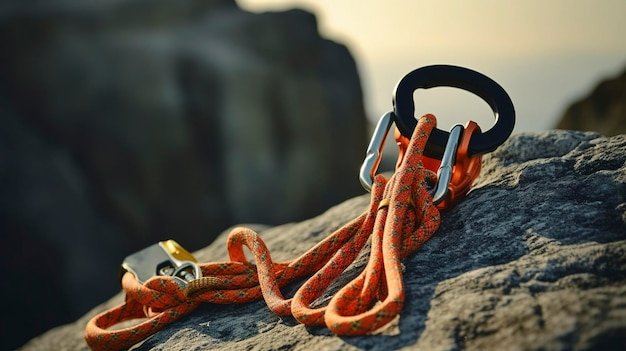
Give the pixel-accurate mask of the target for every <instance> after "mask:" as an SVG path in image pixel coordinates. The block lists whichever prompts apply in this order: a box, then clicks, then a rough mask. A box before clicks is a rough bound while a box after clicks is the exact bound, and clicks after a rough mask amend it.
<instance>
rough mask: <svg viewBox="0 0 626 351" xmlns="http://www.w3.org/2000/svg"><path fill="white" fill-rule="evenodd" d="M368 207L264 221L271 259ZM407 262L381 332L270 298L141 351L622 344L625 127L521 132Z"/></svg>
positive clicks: (207, 251) (203, 319)
mask: <svg viewBox="0 0 626 351" xmlns="http://www.w3.org/2000/svg"><path fill="white" fill-rule="evenodd" d="M355 181H357V177H356V172H355ZM368 202H369V197H368V195H363V196H358V197H355V198H353V199H350V200H348V201H346V202H344V203H342V204H340V205H338V206H335V207H333V208H330V209H329V210H328V211H327V212H325V213H323V214H322V215H320V216H318V217H315V218H312V219H309V220H306V221H303V222H300V223H289V224H285V225H281V226H277V227H272V228H266V227H258V229H259V230H260V232H261V235H262V236H263V238H264V240H266V242H267V244H268V246H269V247H270V250H272V252H273V254H274V257H275V258H276V259H278V260H281V259H289V258H292V257H295V256H296V255H298V254H299V253H301V252H303V251H305V250H306V249H308V248H309V247H311V246H312V245H314V244H315V243H317V242H318V241H319V240H321V239H322V238H324V237H325V236H326V235H328V234H330V233H332V232H333V231H334V230H336V229H337V228H339V227H341V226H342V225H343V224H345V223H346V222H348V221H349V220H351V219H353V218H354V217H356V216H357V215H358V214H360V213H361V212H362V211H363V210H364V209H365V208H366V207H367V205H368ZM227 234H228V233H227V232H224V233H222V234H221V236H220V237H218V239H217V240H216V241H215V242H214V243H213V244H212V245H210V246H208V247H206V248H204V249H202V250H200V251H198V252H196V255H197V257H198V258H199V260H200V261H208V260H212V261H215V260H224V259H226V257H227V255H226V251H225V250H226V249H225V241H226V235H227ZM404 263H405V265H406V272H405V281H406V287H407V301H406V303H405V306H404V311H403V313H402V315H401V317H400V318H399V319H397V321H396V322H395V323H392V324H393V325H391V326H388V327H386V328H385V329H384V330H382V331H380V332H379V333H377V334H376V335H372V336H363V337H337V336H334V335H332V334H331V333H330V332H329V331H328V330H327V329H324V328H306V327H304V326H302V325H299V324H297V323H296V322H295V321H294V320H293V319H290V318H279V317H277V316H276V315H274V314H272V313H271V312H270V311H269V310H268V309H267V307H266V306H265V304H264V302H262V301H259V302H254V303H248V304H244V305H237V306H233V305H230V306H218V305H209V304H205V305H203V306H201V307H200V308H199V309H198V310H197V311H195V312H194V313H193V314H191V315H189V316H187V317H184V318H183V319H182V320H180V321H179V322H177V323H175V324H173V325H171V326H169V327H167V328H165V329H164V330H162V331H161V332H159V333H157V334H155V335H154V336H153V337H151V338H149V339H148V340H146V341H145V342H144V343H143V344H142V345H140V346H138V347H136V349H137V350H183V349H184V350H209V349H210V350H215V349H228V350H312V349H316V350H391V349H394V350H398V349H407V350H409V349H410V350H458V349H480V350H540V349H541V350H623V349H625V348H626V135H619V136H615V137H611V138H607V137H602V136H600V135H599V134H597V133H587V132H571V131H561V130H553V131H548V132H542V133H523V134H517V135H514V136H512V137H511V138H510V139H509V140H508V141H507V142H506V143H505V144H504V145H502V146H501V147H500V148H498V149H497V150H496V151H495V152H493V153H492V154H490V155H487V156H485V157H484V160H483V171H482V173H481V176H480V177H479V178H478V180H477V182H476V184H475V185H474V187H473V188H472V190H471V192H470V193H469V194H468V196H467V198H466V199H465V201H463V202H462V203H461V204H459V205H458V206H457V207H455V208H454V209H452V210H450V211H448V212H445V213H443V214H442V224H441V227H440V228H439V230H438V231H437V233H436V234H435V235H434V236H433V238H432V239H431V240H429V241H428V242H427V243H426V244H425V245H424V246H423V247H422V248H421V249H420V250H419V251H418V252H416V253H415V254H414V255H412V256H410V257H408V258H407V259H406V260H405V261H404ZM360 265H362V262H357V263H356V264H355V266H354V267H351V268H349V269H348V271H347V272H346V276H348V275H350V274H354V271H356V270H358V268H359V266H360ZM293 290H294V289H293V287H292V288H290V289H286V291H285V292H286V293H287V294H289V293H290V292H293ZM123 298H124V296H123V294H122V293H120V294H118V295H116V296H114V297H113V298H112V299H111V300H109V301H106V302H105V303H103V304H102V305H100V306H97V307H96V308H94V309H93V310H92V311H91V312H89V313H88V314H86V315H85V316H84V317H82V318H80V319H79V320H77V321H76V322H74V323H71V324H68V325H63V326H60V327H57V328H55V329H53V330H50V331H49V332H47V333H45V334H43V335H41V336H39V337H37V338H35V339H33V340H32V341H30V342H29V343H28V344H26V345H25V346H24V347H22V350H28V351H30V350H51V349H54V350H88V347H87V345H86V343H85V342H84V340H83V331H84V327H85V324H86V323H87V321H88V320H89V319H90V318H91V317H92V316H93V315H95V314H96V313H98V312H100V311H103V310H104V309H106V308H109V307H111V306H113V305H115V304H118V303H120V302H121V301H122V300H123Z"/></svg>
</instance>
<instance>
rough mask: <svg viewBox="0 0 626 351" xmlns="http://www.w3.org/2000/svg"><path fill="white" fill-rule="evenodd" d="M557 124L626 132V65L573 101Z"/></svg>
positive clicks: (582, 128) (569, 127)
mask: <svg viewBox="0 0 626 351" xmlns="http://www.w3.org/2000/svg"><path fill="white" fill-rule="evenodd" d="M556 128H558V129H567V130H582V131H596V132H599V133H601V134H602V135H606V136H612V135H619V134H626V69H624V71H622V73H620V74H618V75H617V76H615V77H611V78H607V79H605V80H603V81H601V82H599V83H598V84H597V85H596V86H595V87H594V88H593V90H592V91H591V92H589V94H588V95H587V96H585V97H583V98H581V99H580V100H578V101H576V102H574V103H573V104H571V105H570V106H569V107H568V108H567V109H566V110H565V112H564V113H563V116H561V118H560V120H559V122H558V123H557V125H556Z"/></svg>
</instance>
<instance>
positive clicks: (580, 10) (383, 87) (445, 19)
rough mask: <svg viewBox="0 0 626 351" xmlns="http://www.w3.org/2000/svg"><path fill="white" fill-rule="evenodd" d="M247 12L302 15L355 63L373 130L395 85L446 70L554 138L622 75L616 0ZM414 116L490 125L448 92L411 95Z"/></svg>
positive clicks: (271, 5)
mask: <svg viewBox="0 0 626 351" xmlns="http://www.w3.org/2000/svg"><path fill="white" fill-rule="evenodd" d="M237 2H238V4H239V6H241V7H242V8H244V9H245V10H248V11H252V12H263V11H279V10H285V9H289V8H301V9H305V10H308V11H309V12H312V13H314V14H315V15H316V17H317V20H318V26H319V31H320V33H321V35H322V37H324V38H326V39H330V40H333V41H336V42H339V43H341V44H344V45H346V46H347V47H348V49H349V50H350V52H351V53H352V55H353V56H354V58H355V60H356V63H357V68H358V70H359V74H360V77H361V84H362V87H363V93H364V102H365V108H366V112H367V114H368V118H369V119H371V120H372V121H376V120H378V118H379V117H380V116H381V115H382V114H384V113H385V112H387V111H389V110H391V109H392V104H391V95H392V91H393V88H394V86H395V84H396V83H397V81H398V80H399V79H401V78H402V77H403V76H404V75H405V74H407V73H409V72H410V71H412V70H414V69H417V68H419V67H422V66H427V65H432V64H452V65H457V66H463V67H467V68H470V69H473V70H476V71H479V72H481V73H483V74H485V75H487V76H489V77H490V78H492V79H493V80H495V81H496V82H498V83H499V84H500V85H501V86H502V87H503V88H504V89H505V90H506V91H507V92H508V93H509V95H510V97H511V99H512V101H513V104H514V106H515V109H516V115H517V116H516V118H517V121H516V126H515V129H514V133H515V132H525V131H531V132H532V131H542V130H547V129H552V128H554V126H555V125H556V123H557V121H558V120H559V118H560V116H561V114H562V113H563V112H564V111H565V109H566V108H567V106H569V105H570V104H571V103H572V102H574V101H575V100H577V99H579V98H581V97H584V96H585V95H587V94H588V93H589V92H591V90H592V89H593V87H594V86H595V85H596V84H597V83H598V82H599V81H600V80H602V79H606V78H610V77H613V76H616V75H617V74H619V73H620V72H621V71H622V70H624V69H626V39H625V37H624V35H625V34H626V21H625V20H624V15H625V14H626V1H624V0H594V1H591V0H524V1H503V0H471V1H469V0H466V1H460V0H447V1H444V0H439V1H435V0H432V1H430V0H429V1H422V0H406V1H405V0H389V1H380V0H360V1H357V0H352V1H351V0H238V1H237ZM414 98H415V101H416V106H417V107H416V111H415V113H416V115H418V116H421V115H423V114H424V113H434V114H435V115H436V116H437V119H438V121H439V128H440V129H446V130H447V129H449V128H450V127H452V126H453V125H454V124H456V123H461V124H464V123H465V122H466V121H467V120H469V119H471V120H474V121H476V122H477V123H478V124H479V125H480V126H481V127H482V129H483V130H486V129H488V128H489V127H491V125H493V123H494V118H493V114H492V112H491V109H490V108H489V106H488V105H487V104H486V103H485V102H483V101H482V100H481V99H480V98H478V97H477V96H474V95H472V94H471V93H468V92H465V91H462V90H459V89H454V88H443V87H442V88H432V89H419V90H417V91H416V93H415V94H414Z"/></svg>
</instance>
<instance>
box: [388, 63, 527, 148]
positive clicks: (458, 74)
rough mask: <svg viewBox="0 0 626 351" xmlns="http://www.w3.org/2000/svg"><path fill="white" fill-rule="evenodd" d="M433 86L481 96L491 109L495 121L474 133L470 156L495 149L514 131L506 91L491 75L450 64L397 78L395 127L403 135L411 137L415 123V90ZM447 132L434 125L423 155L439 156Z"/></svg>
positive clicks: (427, 68)
mask: <svg viewBox="0 0 626 351" xmlns="http://www.w3.org/2000/svg"><path fill="white" fill-rule="evenodd" d="M434 87H453V88H459V89H463V90H467V91H469V92H471V93H474V94H476V95H478V96H479V97H480V98H482V99H483V100H484V101H485V102H486V103H487V104H489V106H490V107H491V110H492V111H493V115H494V117H495V119H496V123H495V124H494V126H493V127H491V129H489V130H487V131H486V132H482V133H477V134H476V135H474V136H473V137H472V139H471V140H470V143H469V150H468V154H469V156H476V155H482V154H485V153H488V152H491V151H493V150H495V149H496V148H497V147H498V146H500V145H501V144H502V143H503V142H504V141H505V140H506V139H507V138H508V137H509V136H510V135H511V133H512V132H513V127H515V108H514V107H513V102H512V101H511V98H510V97H509V95H508V94H507V93H506V91H505V90H504V89H503V88H502V87H501V86H500V85H499V84H498V83H496V82H495V81H493V80H492V79H491V78H489V77H487V76H485V75H483V74H482V73H478V72H476V71H473V70H471V69H468V68H464V67H459V66H450V65H432V66H425V67H421V68H418V69H416V70H414V71H412V72H410V73H408V74H407V75H406V76H404V77H403V78H402V79H400V80H399V81H398V83H397V84H396V87H395V89H394V92H393V108H394V115H395V123H396V127H397V128H398V130H399V131H400V133H401V134H402V135H404V136H405V137H407V138H411V136H412V134H413V130H414V129H415V126H416V125H417V120H416V119H415V117H414V114H415V103H414V101H413V93H414V92H415V90H417V89H420V88H424V89H428V88H434ZM449 134H450V133H448V132H446V131H443V130H441V129H438V128H435V129H434V130H433V131H432V133H431V135H430V137H429V138H428V143H427V145H426V149H425V150H424V155H425V156H428V157H432V158H438V159H440V158H441V156H442V155H443V150H444V149H445V145H446V143H447V142H448V136H449Z"/></svg>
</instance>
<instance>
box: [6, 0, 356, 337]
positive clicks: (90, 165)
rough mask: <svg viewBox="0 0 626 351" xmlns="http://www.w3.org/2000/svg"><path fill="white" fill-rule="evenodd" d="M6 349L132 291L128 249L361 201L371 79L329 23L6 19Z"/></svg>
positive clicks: (185, 241) (205, 11)
mask: <svg viewBox="0 0 626 351" xmlns="http://www.w3.org/2000/svg"><path fill="white" fill-rule="evenodd" d="M0 118H1V119H2V123H1V127H0V179H1V181H0V194H1V196H0V233H1V238H2V239H1V240H2V246H3V248H4V253H3V255H2V264H3V268H4V270H5V274H4V277H3V279H2V282H3V283H2V286H3V289H5V291H9V294H10V295H11V299H12V300H11V303H9V304H5V308H4V310H3V318H2V325H1V326H0V330H1V333H2V334H3V335H2V339H3V345H4V346H5V347H9V348H10V347H13V346H18V345H19V344H20V343H21V342H25V341H26V340H28V339H30V338H31V337H33V336H34V335H38V334H40V333H41V332H43V331H45V330H47V329H48V328H50V327H52V326H55V325H58V324H61V323H65V322H68V321H71V320H75V319H76V318H77V317H78V316H80V315H82V314H84V313H85V312H86V311H87V309H89V308H91V307H93V306H95V305H97V304H98V303H100V302H102V301H104V300H105V299H107V298H109V297H110V296H111V295H112V294H114V293H115V292H117V291H119V289H120V288H119V282H118V281H117V273H118V267H119V264H120V263H121V261H122V259H123V258H124V257H125V256H127V255H128V254H130V253H132V252H134V251H136V250H138V249H140V248H143V247H145V246H147V245H150V244H153V243H155V242H156V241H159V240H165V239H175V240H177V241H178V242H179V243H181V244H182V245H183V246H185V247H186V248H187V249H189V250H192V251H193V250H196V249H199V248H201V247H204V246H206V245H208V244H209V243H210V242H211V241H212V240H213V239H214V238H215V236H216V235H217V234H219V233H220V232H221V231H222V230H224V229H226V228H227V227H229V226H231V225H234V224H237V223H264V224H269V225H276V224H282V223H286V222H291V221H299V220H302V219H305V218H309V217H311V216H314V215H317V214H319V213H321V212H322V211H324V210H326V209H328V208H329V207H330V206H332V205H335V204H338V203H340V202H342V201H343V200H345V199H347V198H350V197H353V196H355V195H359V194H362V193H363V190H362V189H361V186H360V184H359V182H358V176H357V174H358V169H359V166H360V163H361V162H362V160H363V157H364V153H365V149H366V146H367V141H368V140H367V138H368V135H367V131H366V129H367V124H368V122H367V119H366V116H365V112H364V104H363V98H362V92H361V83H360V80H359V76H358V73H357V68H356V64H355V61H354V59H353V57H352V55H351V53H350V52H349V50H348V49H347V48H346V47H345V46H343V45H341V44H339V43H335V42H332V41H329V40H326V39H324V38H321V37H320V35H319V34H318V31H317V24H316V18H315V17H314V16H313V15H312V14H310V13H307V12H305V11H300V10H291V11H286V12H273V13H262V14H252V13H248V12H245V11H242V10H241V9H240V8H239V7H238V6H237V4H236V3H235V2H234V0H213V1H207V0H178V1H169V0H133V1H131V0H118V1H90V2H82V1H69V0H68V1H64V0H57V1H48V2H31V1H25V2H18V1H15V2H13V3H12V4H9V3H5V4H3V5H2V8H1V10H0Z"/></svg>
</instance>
